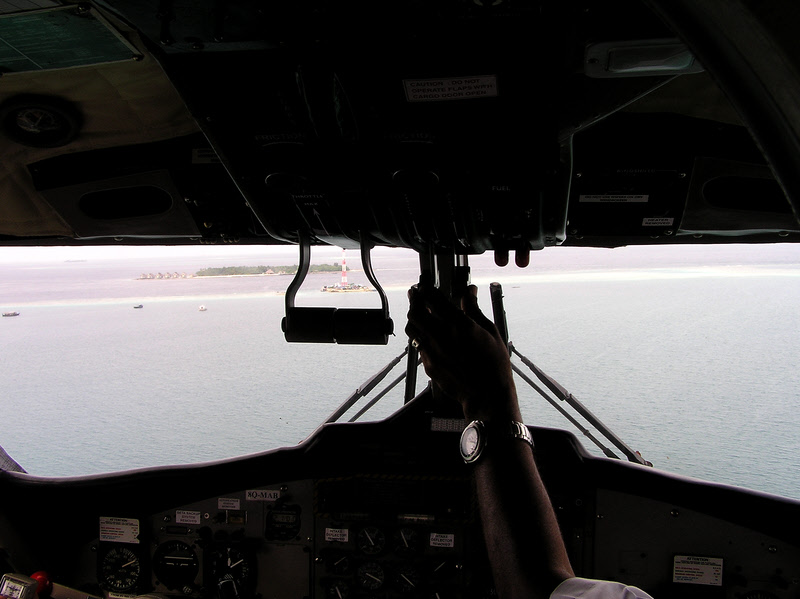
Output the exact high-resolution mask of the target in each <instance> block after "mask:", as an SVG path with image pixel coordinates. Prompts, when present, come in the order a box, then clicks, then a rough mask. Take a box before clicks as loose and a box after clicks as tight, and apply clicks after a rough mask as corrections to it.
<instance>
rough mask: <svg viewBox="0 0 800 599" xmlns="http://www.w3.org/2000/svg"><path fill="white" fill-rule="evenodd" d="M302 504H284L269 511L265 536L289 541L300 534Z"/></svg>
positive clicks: (274, 539) (273, 539) (271, 539)
mask: <svg viewBox="0 0 800 599" xmlns="http://www.w3.org/2000/svg"><path fill="white" fill-rule="evenodd" d="M300 511H301V510H300V506H299V505H282V506H280V507H275V508H271V509H269V511H267V526H266V529H265V530H264V536H265V537H266V538H267V539H268V540H270V541H288V540H290V539H293V538H295V537H296V536H297V535H299V534H300V522H301V521H300Z"/></svg>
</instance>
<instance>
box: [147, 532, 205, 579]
mask: <svg viewBox="0 0 800 599" xmlns="http://www.w3.org/2000/svg"><path fill="white" fill-rule="evenodd" d="M199 571H200V562H199V560H198V559H197V554H196V553H195V552H194V549H192V548H191V547H190V546H189V544H188V543H184V542H183V541H167V542H166V543H162V544H161V545H159V546H158V549H156V551H155V553H154V554H153V574H155V576H156V578H157V579H158V581H159V582H160V583H161V584H163V585H164V586H165V587H167V588H168V589H177V588H183V587H186V586H191V585H192V584H193V583H194V579H195V578H196V577H197V573H198V572H199Z"/></svg>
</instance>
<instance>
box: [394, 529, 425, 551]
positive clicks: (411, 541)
mask: <svg viewBox="0 0 800 599" xmlns="http://www.w3.org/2000/svg"><path fill="white" fill-rule="evenodd" d="M419 549H420V539H419V535H418V534H417V531H416V530H414V529H413V528H409V527H407V526H404V527H402V528H399V529H398V530H397V532H395V535H394V550H395V553H397V554H398V555H403V556H409V555H413V554H415V553H417V552H418V551H419Z"/></svg>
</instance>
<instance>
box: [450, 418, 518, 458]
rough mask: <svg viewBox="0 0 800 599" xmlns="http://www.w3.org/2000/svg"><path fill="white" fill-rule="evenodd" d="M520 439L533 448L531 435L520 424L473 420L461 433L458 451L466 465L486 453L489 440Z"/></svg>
mask: <svg viewBox="0 0 800 599" xmlns="http://www.w3.org/2000/svg"><path fill="white" fill-rule="evenodd" d="M498 438H501V439H502V438H506V439H520V440H521V441H525V442H526V443H527V444H528V445H530V446H531V448H533V439H532V438H531V433H530V431H529V430H528V427H526V426H525V425H524V424H522V423H521V422H514V421H513V420H512V421H509V422H505V423H502V424H496V423H491V424H489V423H486V422H483V421H482V420H473V421H472V422H470V423H469V424H468V425H467V426H466V428H465V429H464V431H463V432H462V433H461V443H460V445H459V450H460V451H461V457H462V458H463V459H464V462H465V463H467V464H472V463H473V462H475V461H476V460H477V459H478V458H480V457H481V455H483V452H484V451H486V447H487V446H488V444H489V440H490V439H498Z"/></svg>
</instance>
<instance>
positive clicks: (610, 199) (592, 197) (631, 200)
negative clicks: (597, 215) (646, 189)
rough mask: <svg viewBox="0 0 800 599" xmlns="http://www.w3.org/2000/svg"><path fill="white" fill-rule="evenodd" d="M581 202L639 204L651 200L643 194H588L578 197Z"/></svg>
mask: <svg viewBox="0 0 800 599" xmlns="http://www.w3.org/2000/svg"><path fill="white" fill-rule="evenodd" d="M578 200H579V201H581V202H592V203H595V204H638V203H645V204H646V203H647V202H649V201H650V196H649V195H641V194H635V195H634V194H610V193H609V194H605V193H603V194H587V195H581V196H579V197H578Z"/></svg>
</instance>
